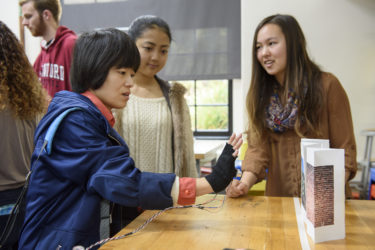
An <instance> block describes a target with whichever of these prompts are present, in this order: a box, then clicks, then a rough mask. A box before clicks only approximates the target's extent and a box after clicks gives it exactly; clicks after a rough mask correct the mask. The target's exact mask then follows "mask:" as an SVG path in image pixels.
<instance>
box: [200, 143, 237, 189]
mask: <svg viewBox="0 0 375 250" xmlns="http://www.w3.org/2000/svg"><path fill="white" fill-rule="evenodd" d="M233 153H234V150H233V147H232V145H230V144H228V143H227V144H226V145H225V147H224V149H223V152H221V155H220V157H219V159H218V160H217V162H216V164H215V166H213V167H212V173H211V174H209V175H207V176H206V177H205V178H206V180H207V181H208V183H210V185H211V187H212V189H213V190H214V192H215V193H218V192H220V191H222V190H224V189H225V188H226V187H227V186H228V185H229V183H230V182H231V181H232V180H233V177H234V176H235V175H236V173H237V170H236V169H235V168H234V161H235V160H236V158H235V157H233V156H232V154H233Z"/></svg>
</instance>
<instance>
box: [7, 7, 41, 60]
mask: <svg viewBox="0 0 375 250" xmlns="http://www.w3.org/2000/svg"><path fill="white" fill-rule="evenodd" d="M0 6H1V7H0V20H1V21H3V22H4V23H5V24H6V25H7V26H8V27H9V28H10V29H11V30H12V31H13V33H14V34H16V36H17V38H18V39H20V32H19V30H20V29H19V16H20V13H21V12H20V7H19V6H18V0H0ZM25 41H26V42H25V49H26V54H27V56H28V58H29V59H30V62H32V63H33V62H34V61H35V59H36V57H37V56H38V54H39V52H40V41H41V39H40V38H36V37H33V36H32V35H31V33H30V31H29V30H28V29H25Z"/></svg>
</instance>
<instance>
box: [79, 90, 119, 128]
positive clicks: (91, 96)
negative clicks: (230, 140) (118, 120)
mask: <svg viewBox="0 0 375 250" xmlns="http://www.w3.org/2000/svg"><path fill="white" fill-rule="evenodd" d="M81 95H83V96H86V97H87V98H89V99H90V101H91V102H92V103H93V104H94V105H95V106H96V107H97V108H98V109H99V111H100V112H101V113H102V115H103V116H104V117H105V118H106V119H107V121H108V122H109V125H111V127H113V125H115V118H114V117H113V114H112V112H111V111H110V110H109V109H108V108H107V107H106V106H105V105H104V104H103V102H102V101H101V100H100V99H99V98H98V97H97V96H96V95H94V94H93V93H92V92H90V91H89V90H87V91H86V92H84V93H81Z"/></svg>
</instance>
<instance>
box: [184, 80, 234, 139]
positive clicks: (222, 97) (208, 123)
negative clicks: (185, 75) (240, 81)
mask: <svg viewBox="0 0 375 250" xmlns="http://www.w3.org/2000/svg"><path fill="white" fill-rule="evenodd" d="M179 82H180V83H182V84H184V86H185V87H186V88H187V90H188V91H187V93H186V95H185V97H186V99H187V103H188V105H189V108H190V116H191V123H192V124H191V125H192V130H193V132H194V136H195V137H217V138H228V137H229V136H230V135H231V134H232V80H196V81H179Z"/></svg>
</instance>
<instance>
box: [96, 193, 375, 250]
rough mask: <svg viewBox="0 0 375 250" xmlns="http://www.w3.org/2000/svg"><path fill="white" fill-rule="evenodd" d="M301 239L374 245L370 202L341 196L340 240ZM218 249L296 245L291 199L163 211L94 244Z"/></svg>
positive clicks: (328, 245)
mask: <svg viewBox="0 0 375 250" xmlns="http://www.w3.org/2000/svg"><path fill="white" fill-rule="evenodd" d="M210 197H211V196H203V197H201V198H200V200H207V199H209V198H210ZM221 197H223V196H221ZM216 204H218V203H216ZM155 213H156V211H150V210H149V211H145V212H144V213H143V214H141V215H140V216H139V217H138V218H137V219H136V220H134V221H133V222H132V223H131V224H129V225H128V226H127V227H125V228H124V229H123V230H121V231H120V232H119V234H118V235H122V234H125V233H128V232H130V231H132V230H134V229H135V228H137V227H138V226H140V225H141V224H143V223H144V222H145V221H146V220H147V219H148V218H150V217H151V216H152V215H154V214H155ZM307 238H308V245H309V247H310V249H375V201H368V200H348V201H346V238H345V239H343V240H335V241H328V242H323V243H319V244H314V243H313V242H312V241H311V239H310V238H309V237H307ZM224 248H234V249H235V248H244V249H302V247H301V241H300V237H299V231H298V226H297V219H296V215H295V207H294V199H293V198H276V197H265V196H246V197H242V198H237V199H231V198H227V199H226V201H225V204H224V207H223V208H221V209H220V210H214V211H211V212H208V211H205V210H200V209H197V208H186V209H173V210H169V211H166V212H164V213H162V214H161V215H160V216H159V217H157V218H156V219H155V220H153V221H152V222H151V223H150V224H149V225H148V226H147V227H146V228H144V229H143V230H141V231H139V232H137V233H136V234H134V235H132V236H129V237H127V238H124V239H120V240H115V241H110V242H107V243H106V244H104V245H103V246H102V247H101V248H100V249H101V250H108V249H204V250H207V249H224Z"/></svg>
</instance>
